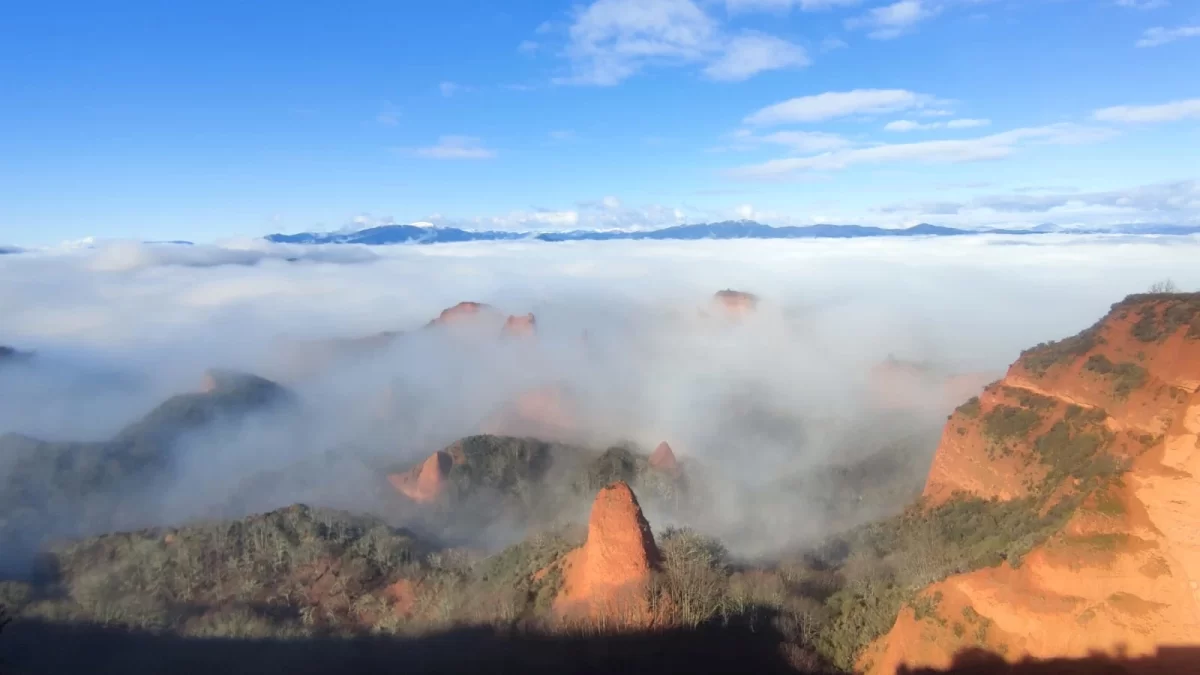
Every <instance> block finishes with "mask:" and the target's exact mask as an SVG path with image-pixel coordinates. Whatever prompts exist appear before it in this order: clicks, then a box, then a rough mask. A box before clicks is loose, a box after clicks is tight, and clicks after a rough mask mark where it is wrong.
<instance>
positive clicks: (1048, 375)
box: [860, 294, 1200, 673]
mask: <svg viewBox="0 0 1200 675" xmlns="http://www.w3.org/2000/svg"><path fill="white" fill-rule="evenodd" d="M955 493H966V494H969V495H974V496H979V497H984V498H997V499H1000V500H1012V499H1016V498H1020V497H1026V496H1028V497H1032V498H1034V499H1033V500H1031V501H1032V503H1036V504H1039V505H1040V508H1043V509H1045V508H1049V506H1051V505H1053V504H1055V503H1057V502H1059V501H1062V500H1071V499H1074V500H1077V502H1078V506H1077V507H1076V508H1074V510H1073V511H1071V512H1070V516H1069V518H1067V520H1066V521H1065V523H1064V524H1063V525H1062V527H1061V529H1060V530H1059V531H1057V532H1055V533H1053V534H1052V535H1051V536H1050V537H1049V538H1048V539H1046V540H1045V541H1044V542H1043V543H1041V544H1040V545H1038V546H1036V547H1034V548H1033V549H1032V551H1031V552H1030V553H1029V554H1028V555H1026V556H1025V557H1024V559H1023V560H1022V561H1020V564H1019V566H1017V567H1013V566H1012V565H1010V564H1009V563H1007V562H1006V563H1004V564H1002V565H1000V566H998V567H991V568H985V569H979V570H975V571H973V572H970V573H966V574H959V575H955V576H952V577H950V578H948V579H945V580H944V581H941V582H939V583H936V584H933V585H932V586H930V587H929V588H927V589H925V591H923V592H922V594H921V597H922V598H924V599H925V600H924V602H925V603H926V604H925V606H926V607H930V606H932V607H934V610H933V611H932V612H922V616H921V618H918V617H917V614H916V613H915V611H914V610H913V609H912V608H911V607H908V608H905V609H904V610H902V611H901V613H900V616H899V617H898V618H897V620H896V623H895V625H894V626H893V628H892V630H891V632H890V633H888V634H887V635H886V636H884V637H883V638H881V639H880V640H878V641H876V642H875V644H873V645H872V646H871V647H870V648H869V649H868V650H867V652H866V653H865V654H864V656H863V657H862V660H861V661H860V666H861V667H862V668H863V669H864V670H866V671H869V672H872V673H893V672H895V670H896V668H897V667H898V666H900V665H908V666H910V667H912V666H929V667H939V668H944V667H947V666H949V665H950V663H951V659H952V657H953V655H954V653H955V652H957V651H959V650H962V649H964V648H967V647H972V646H981V647H983V648H985V649H987V650H989V651H992V652H995V653H998V654H1002V655H1004V657H1005V658H1006V659H1009V660H1012V661H1016V660H1019V659H1021V658H1022V657H1025V656H1032V657H1036V658H1050V657H1080V656H1084V655H1086V654H1088V653H1089V652H1101V653H1105V654H1117V653H1119V652H1124V653H1126V654H1128V655H1129V656H1140V655H1147V654H1153V653H1154V652H1155V651H1156V650H1157V649H1158V648H1159V647H1160V646H1168V645H1170V646H1181V645H1190V646H1196V645H1200V294H1192V295H1184V294H1175V295H1144V296H1131V297H1130V298H1127V299H1126V300H1125V301H1123V302H1121V303H1118V304H1116V305H1114V306H1113V309H1112V311H1111V312H1110V313H1109V314H1108V315H1107V316H1106V317H1104V319H1102V320H1101V321H1100V322H1099V323H1097V324H1096V325H1095V326H1093V327H1092V328H1089V329H1088V330H1086V331H1083V332H1082V333H1080V334H1079V335H1076V336H1074V337H1071V338H1068V339H1066V340H1062V341H1059V342H1055V343H1050V344H1046V345H1039V346H1038V347H1036V348H1034V349H1031V350H1028V351H1026V352H1025V353H1023V354H1022V355H1021V358H1020V359H1019V360H1018V361H1017V362H1016V363H1014V364H1013V365H1012V367H1011V368H1009V371H1008V373H1007V375H1006V376H1005V377H1004V379H1003V380H1001V381H1000V382H997V383H995V384H992V385H990V386H988V387H987V388H986V389H985V390H984V391H983V393H982V394H980V395H979V396H978V397H977V398H975V399H972V400H970V401H968V402H967V403H965V404H964V405H962V406H960V407H959V408H958V409H957V410H956V411H955V413H954V414H953V415H951V417H950V419H949V421H948V422H947V424H946V428H945V431H944V432H943V436H942V441H941V444H940V445H939V447H938V451H937V455H936V457H935V459H934V463H933V467H932V469H931V470H930V473H929V478H928V481H927V483H926V486H925V497H926V498H927V499H928V501H929V502H930V503H931V504H937V503H942V502H945V501H947V500H950V499H953V498H955ZM1071 503H1073V502H1071Z"/></svg>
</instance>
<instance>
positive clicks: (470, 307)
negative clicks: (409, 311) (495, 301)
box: [429, 302, 500, 326]
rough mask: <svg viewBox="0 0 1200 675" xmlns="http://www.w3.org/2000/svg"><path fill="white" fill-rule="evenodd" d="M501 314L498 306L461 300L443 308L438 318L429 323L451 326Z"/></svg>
mask: <svg viewBox="0 0 1200 675" xmlns="http://www.w3.org/2000/svg"><path fill="white" fill-rule="evenodd" d="M499 314H500V313H499V312H498V311H496V308H494V307H492V306H491V305H487V304H484V303H482V302H460V303H458V304H457V305H455V306H453V307H450V308H448V309H444V310H442V313H441V314H439V315H438V316H437V318H436V319H433V320H432V321H430V322H429V325H430V326H449V325H455V324H460V323H464V322H469V321H472V320H475V319H480V318H489V317H495V316H499Z"/></svg>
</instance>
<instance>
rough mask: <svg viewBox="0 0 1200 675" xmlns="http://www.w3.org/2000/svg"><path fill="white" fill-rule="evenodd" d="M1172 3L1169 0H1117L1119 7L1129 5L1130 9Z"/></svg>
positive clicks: (1154, 7) (1157, 6)
mask: <svg viewBox="0 0 1200 675" xmlns="http://www.w3.org/2000/svg"><path fill="white" fill-rule="evenodd" d="M1169 4H1171V3H1170V2H1167V0H1117V5H1118V6H1119V7H1129V8H1130V9H1158V8H1159V7H1166V6H1167V5H1169Z"/></svg>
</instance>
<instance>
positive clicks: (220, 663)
mask: <svg viewBox="0 0 1200 675" xmlns="http://www.w3.org/2000/svg"><path fill="white" fill-rule="evenodd" d="M780 640H781V636H780V635H779V634H778V633H775V632H773V631H769V630H760V631H749V630H743V629H738V628H730V627H712V628H700V629H696V630H669V631H660V632H653V633H644V634H626V635H609V636H578V637H576V636H563V635H539V634H529V633H524V634H510V635H505V634H503V633H500V632H497V631H496V630H494V629H491V628H461V629H457V630H452V631H449V632H446V633H439V634H433V635H428V636H422V637H417V638H400V637H369V638H366V637H363V638H332V637H330V638H311V637H310V638H301V639H296V640H282V639H231V638H211V639H205V638H190V637H179V636H173V635H163V634H153V633H146V632H130V631H126V630H118V629H114V628H105V627H99V626H94V625H80V624H53V623H43V622H35V621H21V620H17V621H14V622H13V624H12V625H11V626H9V627H8V629H7V630H5V632H4V635H3V638H2V639H0V658H2V659H3V662H2V663H3V665H2V666H0V671H3V673H4V675H25V674H28V675H35V674H41V673H88V674H89V675H93V674H96V675H98V674H101V673H121V674H122V675H137V674H141V673H168V674H169V675H190V674H192V673H195V674H197V675H199V674H203V675H240V674H242V673H288V675H300V674H308V673H314V674H315V673H345V674H347V675H349V674H355V673H606V674H607V673H620V672H644V671H655V672H660V673H670V672H689V673H739V672H746V673H796V672H799V671H797V670H795V669H794V668H793V667H792V666H791V665H790V664H789V663H788V661H787V659H786V658H785V653H784V651H783V650H781V649H780V648H779V645H780Z"/></svg>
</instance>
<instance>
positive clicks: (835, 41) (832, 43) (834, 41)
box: [821, 37, 850, 52]
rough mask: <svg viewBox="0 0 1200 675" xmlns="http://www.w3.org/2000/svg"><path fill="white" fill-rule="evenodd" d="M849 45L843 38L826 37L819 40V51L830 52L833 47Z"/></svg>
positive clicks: (841, 47) (842, 47) (839, 47)
mask: <svg viewBox="0 0 1200 675" xmlns="http://www.w3.org/2000/svg"><path fill="white" fill-rule="evenodd" d="M849 46H850V45H848V44H846V41H845V40H842V39H840V38H835V37H827V38H825V39H824V40H821V51H823V52H831V51H833V50H835V49H845V48H846V47H849Z"/></svg>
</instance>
